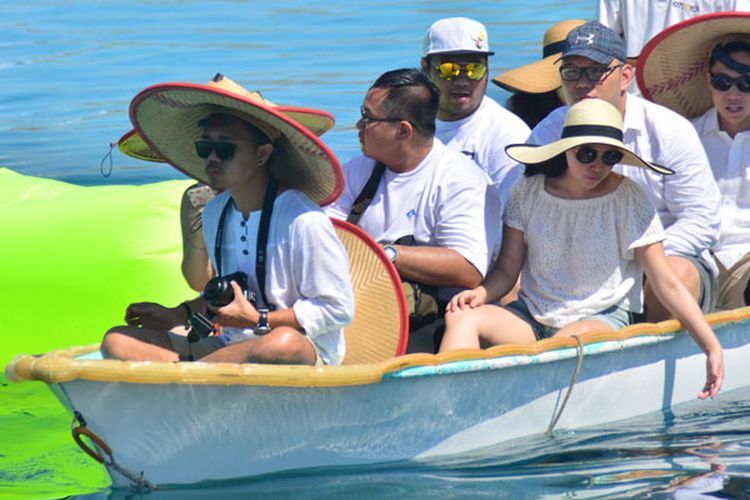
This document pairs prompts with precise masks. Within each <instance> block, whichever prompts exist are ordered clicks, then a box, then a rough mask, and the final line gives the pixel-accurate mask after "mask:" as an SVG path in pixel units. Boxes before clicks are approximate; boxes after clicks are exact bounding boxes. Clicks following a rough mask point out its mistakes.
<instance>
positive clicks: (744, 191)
mask: <svg viewBox="0 0 750 500" xmlns="http://www.w3.org/2000/svg"><path fill="white" fill-rule="evenodd" d="M745 19H746V23H747V27H746V30H748V31H747V32H748V33H750V17H746V18H745ZM706 77H707V81H708V88H709V91H710V92H711V101H712V102H713V107H712V108H710V109H709V110H708V111H706V112H705V113H704V114H703V115H701V116H700V117H698V118H696V119H694V120H693V125H694V126H695V128H696V130H697V131H698V134H699V135H700V137H701V141H703V147H704V148H705V149H706V153H707V154H708V159H709V161H710V162H711V168H712V169H713V173H714V177H715V178H716V180H717V181H718V183H719V189H720V191H721V199H722V204H721V232H720V233H719V242H718V243H717V244H716V246H715V247H714V249H713V254H714V258H715V259H716V262H717V265H718V266H719V296H718V301H717V306H718V307H719V308H721V309H733V308H736V307H744V306H746V305H748V304H750V234H748V222H749V221H750V35H747V34H746V35H744V36H742V37H741V39H735V40H732V41H728V42H726V43H720V44H718V45H716V47H714V49H713V50H712V51H711V56H710V57H709V64H708V72H707V75H706Z"/></svg>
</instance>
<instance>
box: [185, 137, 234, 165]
mask: <svg viewBox="0 0 750 500" xmlns="http://www.w3.org/2000/svg"><path fill="white" fill-rule="evenodd" d="M236 149H237V145H236V144H232V143H231V142H213V141H195V152H196V153H197V154H198V156H199V157H200V158H208V157H209V156H211V151H216V156H217V157H218V158H219V159H220V160H221V161H227V160H231V159H232V158H234V151H235V150H236Z"/></svg>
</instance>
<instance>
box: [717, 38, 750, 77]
mask: <svg viewBox="0 0 750 500" xmlns="http://www.w3.org/2000/svg"><path fill="white" fill-rule="evenodd" d="M722 52H723V55H725V56H731V55H732V54H734V53H735V52H750V42H746V41H743V40H735V41H732V42H727V43H723V44H719V45H717V46H716V47H714V48H713V50H711V56H710V57H709V59H708V69H709V70H710V69H711V68H713V67H714V64H715V63H716V62H717V61H720V60H721V59H722V54H721V53H722Z"/></svg>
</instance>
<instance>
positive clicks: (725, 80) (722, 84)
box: [711, 73, 750, 94]
mask: <svg viewBox="0 0 750 500" xmlns="http://www.w3.org/2000/svg"><path fill="white" fill-rule="evenodd" d="M732 85H737V90H739V91H740V92H742V93H744V94H747V93H748V92H750V75H742V76H741V77H739V78H732V77H731V76H729V75H725V74H724V73H711V86H712V87H713V88H715V89H716V90H718V91H719V92H726V91H727V90H729V89H730V88H732Z"/></svg>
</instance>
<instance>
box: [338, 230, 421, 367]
mask: <svg viewBox="0 0 750 500" xmlns="http://www.w3.org/2000/svg"><path fill="white" fill-rule="evenodd" d="M331 222H333V226H334V227H335V228H336V234H337V235H338V237H339V239H340V240H341V243H343V244H344V247H345V248H346V252H347V255H348V256H349V277H350V278H351V281H352V289H353V290H354V309H355V311H357V313H356V314H355V315H354V320H353V321H352V322H351V323H350V324H349V325H348V326H347V327H346V328H344V335H345V336H346V356H345V357H344V362H343V364H345V365H353V364H360V363H378V362H381V361H385V360H386V359H390V358H392V357H394V356H400V355H402V354H404V352H406V345H407V344H408V342H409V309H408V305H407V302H406V296H405V295H404V287H403V285H402V284H401V278H399V275H398V271H396V267H395V266H394V265H393V263H392V262H391V261H390V259H389V258H388V257H387V256H386V254H385V252H384V251H383V248H382V247H381V246H380V245H379V244H378V243H377V242H376V241H375V240H373V239H372V237H370V235H368V234H367V233H366V232H364V231H363V230H362V229H361V228H359V227H357V226H355V225H354V224H350V223H349V222H346V221H343V220H338V219H331Z"/></svg>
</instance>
